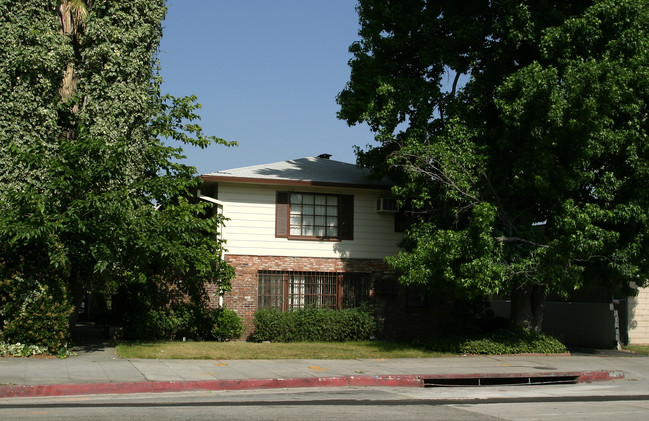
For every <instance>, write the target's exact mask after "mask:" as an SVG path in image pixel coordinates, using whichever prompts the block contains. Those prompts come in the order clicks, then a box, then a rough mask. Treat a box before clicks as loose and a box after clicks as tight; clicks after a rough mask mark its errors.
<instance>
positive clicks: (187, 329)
mask: <svg viewBox="0 0 649 421" xmlns="http://www.w3.org/2000/svg"><path fill="white" fill-rule="evenodd" d="M242 334H243V321H242V320H241V317H239V316H238V315H237V314H236V313H235V312H234V311H232V310H229V309H226V308H216V309H210V308H207V307H206V306H204V305H201V304H196V303H188V302H181V303H174V304H171V305H168V306H162V307H159V308H148V309H146V310H145V311H140V312H133V313H129V314H128V315H127V317H125V326H124V336H125V337H126V338H127V339H137V340H144V341H150V340H181V339H183V338H185V339H189V340H202V341H227V340H233V339H239V338H240V337H241V335H242Z"/></svg>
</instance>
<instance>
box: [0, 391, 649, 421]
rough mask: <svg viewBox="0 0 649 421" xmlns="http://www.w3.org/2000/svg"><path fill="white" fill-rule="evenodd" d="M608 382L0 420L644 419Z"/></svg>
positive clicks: (192, 400)
mask: <svg viewBox="0 0 649 421" xmlns="http://www.w3.org/2000/svg"><path fill="white" fill-rule="evenodd" d="M614 383H615V384H577V385H554V386H507V387H501V386H498V387H482V388H467V387H455V388H443V389H440V388H340V389H339V388H316V389H313V388H309V389H280V390H249V391H218V392H182V393H156V394H134V395H87V396H71V397H46V398H12V399H3V400H1V401H0V419H2V420H58V419H65V420H81V419H84V420H85V419H93V420H111V421H117V420H131V419H154V420H156V421H158V420H159V421H162V420H179V419H182V420H193V419H203V420H211V419H219V420H304V419H308V420H347V421H349V420H391V421H394V420H415V419H417V420H422V419H444V420H558V419H561V420H563V419H570V420H589V421H598V420H607V421H608V420H611V419H618V420H643V421H644V420H647V419H649V384H648V383H646V382H641V383H637V384H629V383H628V382H621V383H617V382H614ZM625 392H628V393H625ZM642 392H645V393H642Z"/></svg>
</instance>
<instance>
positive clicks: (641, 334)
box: [629, 288, 649, 345]
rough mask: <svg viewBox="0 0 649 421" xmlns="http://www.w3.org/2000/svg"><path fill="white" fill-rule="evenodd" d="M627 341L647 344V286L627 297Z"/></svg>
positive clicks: (648, 323)
mask: <svg viewBox="0 0 649 421" xmlns="http://www.w3.org/2000/svg"><path fill="white" fill-rule="evenodd" d="M629 343H630V344H632V345H649V288H640V291H639V292H638V295H637V296H635V297H629Z"/></svg>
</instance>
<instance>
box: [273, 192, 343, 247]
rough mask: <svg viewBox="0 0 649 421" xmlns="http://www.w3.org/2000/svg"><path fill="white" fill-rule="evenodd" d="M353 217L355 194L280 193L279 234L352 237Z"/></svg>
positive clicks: (323, 237) (307, 236) (278, 200)
mask: <svg viewBox="0 0 649 421" xmlns="http://www.w3.org/2000/svg"><path fill="white" fill-rule="evenodd" d="M353 220H354V197H353V196H350V195H340V194H321V193H302V192H277V201H276V224H275V236H276V237H288V238H299V239H337V240H351V239H353V230H354V222H353Z"/></svg>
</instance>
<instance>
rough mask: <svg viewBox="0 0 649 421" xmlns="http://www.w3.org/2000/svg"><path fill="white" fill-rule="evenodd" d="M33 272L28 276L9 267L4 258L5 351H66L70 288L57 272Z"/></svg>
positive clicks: (1, 319) (1, 326)
mask: <svg viewBox="0 0 649 421" xmlns="http://www.w3.org/2000/svg"><path fill="white" fill-rule="evenodd" d="M25 273H26V272H25ZM31 273H32V275H31V276H28V275H25V274H24V273H23V272H22V271H20V270H9V269H8V268H7V267H6V266H5V265H3V264H2V262H0V343H3V351H2V352H3V353H13V355H16V356H28V355H34V352H36V351H38V353H43V352H45V353H49V354H59V355H65V354H67V347H68V343H69V341H70V321H69V317H70V314H71V313H72V310H73V306H72V304H70V302H69V300H68V294H67V290H66V289H65V287H64V286H63V283H62V282H61V280H60V278H58V276H57V274H55V273H49V274H48V273H42V272H39V271H38V270H33V271H31ZM21 347H22V348H21ZM19 349H20V350H19ZM21 350H22V351H21ZM14 351H15V352H14Z"/></svg>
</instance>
